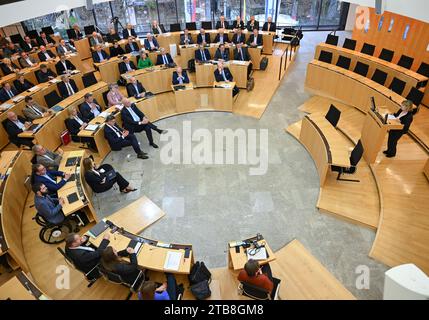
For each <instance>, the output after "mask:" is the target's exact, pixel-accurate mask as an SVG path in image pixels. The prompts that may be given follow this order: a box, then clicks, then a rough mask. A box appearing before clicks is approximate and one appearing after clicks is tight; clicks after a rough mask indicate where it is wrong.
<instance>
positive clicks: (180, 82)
mask: <svg viewBox="0 0 429 320" xmlns="http://www.w3.org/2000/svg"><path fill="white" fill-rule="evenodd" d="M178 79H179V84H183V76H182V75H180V76H179V77H178Z"/></svg>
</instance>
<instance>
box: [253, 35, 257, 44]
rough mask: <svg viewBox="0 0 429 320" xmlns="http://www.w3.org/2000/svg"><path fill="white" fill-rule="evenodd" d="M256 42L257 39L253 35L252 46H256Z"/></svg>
mask: <svg viewBox="0 0 429 320" xmlns="http://www.w3.org/2000/svg"><path fill="white" fill-rule="evenodd" d="M256 40H258V37H257V36H255V35H254V36H253V44H254V45H256Z"/></svg>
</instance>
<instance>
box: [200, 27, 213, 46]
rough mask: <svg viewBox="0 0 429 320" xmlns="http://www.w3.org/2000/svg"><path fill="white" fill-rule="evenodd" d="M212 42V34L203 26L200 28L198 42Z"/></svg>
mask: <svg viewBox="0 0 429 320" xmlns="http://www.w3.org/2000/svg"><path fill="white" fill-rule="evenodd" d="M203 42H204V43H210V34H208V33H206V30H204V29H203V28H201V29H200V33H199V34H198V36H197V43H198V44H201V43H203Z"/></svg>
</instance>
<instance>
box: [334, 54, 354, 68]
mask: <svg viewBox="0 0 429 320" xmlns="http://www.w3.org/2000/svg"><path fill="white" fill-rule="evenodd" d="M351 62H352V59H350V58H347V57H344V56H339V57H338V60H337V63H336V65H337V66H338V67H341V68H344V69H347V70H349V68H350V64H351Z"/></svg>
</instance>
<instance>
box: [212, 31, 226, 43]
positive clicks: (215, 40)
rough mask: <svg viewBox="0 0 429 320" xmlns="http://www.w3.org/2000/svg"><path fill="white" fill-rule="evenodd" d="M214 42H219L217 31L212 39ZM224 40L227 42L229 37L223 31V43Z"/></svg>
mask: <svg viewBox="0 0 429 320" xmlns="http://www.w3.org/2000/svg"><path fill="white" fill-rule="evenodd" d="M213 42H214V43H218V42H220V34H219V33H218V34H217V35H216V37H215V38H214V41H213ZM225 42H229V38H228V35H227V34H226V33H224V34H223V43H225Z"/></svg>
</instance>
